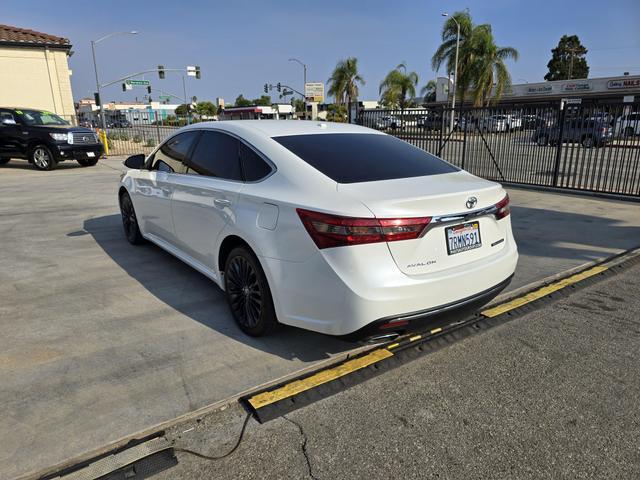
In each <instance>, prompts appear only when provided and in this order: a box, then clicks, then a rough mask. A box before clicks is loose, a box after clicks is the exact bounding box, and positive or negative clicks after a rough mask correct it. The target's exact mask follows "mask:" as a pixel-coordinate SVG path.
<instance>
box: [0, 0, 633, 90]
mask: <svg viewBox="0 0 640 480" xmlns="http://www.w3.org/2000/svg"><path fill="white" fill-rule="evenodd" d="M101 4H102V5H103V6H102V7H99V5H101ZM443 5H444V7H443ZM464 8H469V11H470V13H471V15H472V17H473V20H474V22H475V23H490V24H491V25H492V27H493V32H494V36H495V38H496V42H497V43H498V45H501V46H507V45H508V46H513V47H515V48H517V49H518V50H519V52H520V60H519V61H517V62H512V63H510V65H509V66H510V72H511V75H512V78H513V81H514V83H522V82H524V81H528V82H535V81H542V80H543V78H542V77H543V76H544V74H545V73H546V64H547V62H548V61H549V58H550V55H551V53H550V50H551V49H552V48H553V47H554V46H555V45H556V44H557V42H558V40H559V38H560V37H561V36H562V35H563V34H565V33H567V34H577V35H578V36H579V37H580V39H581V41H582V43H583V44H584V45H585V46H586V47H587V48H588V49H589V53H588V54H587V60H588V62H589V65H590V67H591V73H590V76H592V77H596V76H609V75H619V74H621V73H622V72H623V71H630V72H631V73H632V74H633V73H636V74H640V28H639V27H638V26H639V25H640V0H610V1H606V2H603V1H602V0H597V1H596V0H582V1H579V0H555V1H535V0H529V1H521V0H491V1H487V0H484V1H480V0H478V1H476V0H465V1H463V2H458V1H451V2H443V1H439V2H437V1H431V0H423V1H420V2H417V1H416V2H412V1H404V0H393V1H389V0H369V1H349V0H326V1H323V2H312V1H307V0H297V1H296V0H282V1H266V0H264V1H253V0H227V1H214V0H210V1H187V0H184V1H175V0H173V1H165V0H157V1H148V0H126V1H122V0H108V1H104V2H87V1H86V0H85V1H78V0H67V1H64V2H52V1H50V0H47V1H44V0H2V5H1V6H0V13H1V15H0V22H2V23H6V24H9V25H15V26H19V27H24V28H31V29H34V30H39V31H42V32H46V33H50V34H54V35H60V36H64V37H68V38H69V39H70V40H71V42H72V43H73V51H74V55H73V56H72V57H71V59H70V66H71V68H72V69H73V77H72V83H73V91H74V96H75V98H76V99H79V98H81V97H85V96H91V95H92V92H93V91H94V90H95V80H94V76H93V67H92V63H91V49H90V40H91V39H96V38H98V37H100V36H102V35H104V34H107V33H110V32H114V31H122V30H134V29H135V30H139V31H140V32H141V33H140V34H139V35H137V36H121V37H115V38H112V39H109V40H107V41H105V42H103V43H101V44H99V46H98V50H97V55H98V65H99V67H100V76H101V81H102V83H105V82H107V81H109V80H113V79H116V78H118V77H121V76H124V75H126V74H129V73H132V72H135V71H139V70H144V69H147V68H154V67H155V66H156V65H158V64H163V65H165V66H167V67H184V66H186V65H200V66H201V69H202V79H201V80H195V79H193V78H189V79H188V81H187V85H188V92H187V93H188V95H189V96H192V95H196V96H197V97H198V99H199V100H201V99H212V100H213V99H215V97H217V96H221V97H223V98H224V99H225V100H226V101H227V102H232V101H233V100H234V99H235V97H236V96H237V95H238V94H239V93H243V94H244V96H245V97H249V98H255V97H257V96H259V95H261V94H262V85H263V84H264V83H265V82H271V83H274V84H275V83H277V82H282V83H287V84H291V85H292V86H293V87H294V88H296V87H297V88H299V89H301V88H302V67H300V65H298V64H296V63H293V62H288V61H287V59H289V58H290V57H298V58H300V59H302V60H303V61H304V62H306V63H307V64H308V80H309V81H323V82H326V80H327V78H328V77H329V75H330V73H331V70H332V68H333V67H334V66H335V63H336V61H337V60H339V59H341V58H344V57H347V56H355V57H357V58H358V61H359V66H360V70H361V72H362V75H363V76H364V78H365V80H366V82H367V83H366V85H365V86H364V87H362V89H361V95H360V98H362V99H376V98H377V97H378V85H379V83H380V81H381V79H382V78H383V77H384V76H385V74H386V73H387V72H388V71H389V70H390V69H392V68H393V67H395V66H396V65H397V64H398V63H399V62H401V61H406V62H407V64H408V66H409V68H410V69H411V70H415V71H416V72H417V73H418V74H419V76H420V85H419V86H422V85H424V84H425V83H426V82H427V81H428V80H429V79H431V78H435V76H436V72H433V71H432V70H431V67H430V58H431V56H432V54H433V52H434V51H435V49H436V47H437V45H438V44H439V40H440V31H441V28H442V23H443V18H442V17H441V16H440V13H441V11H442V10H444V9H446V10H448V11H449V12H453V11H455V10H462V9H464ZM442 73H444V72H441V74H442ZM147 79H150V80H151V81H152V84H153V86H154V87H158V88H162V89H163V90H166V91H169V92H171V93H175V94H181V92H182V83H181V79H180V77H179V76H178V75H177V74H174V75H169V74H168V75H167V79H166V80H163V81H160V80H158V79H157V77H156V76H155V75H150V76H148V77H147ZM0 88H1V86H0ZM144 93H146V92H144V91H143V90H142V89H137V90H135V89H134V90H133V91H131V92H127V93H123V92H122V91H121V87H120V86H119V85H116V86H114V87H111V88H109V89H107V90H106V91H105V93H104V94H103V98H104V99H105V100H133V98H134V97H135V96H136V95H138V96H139V97H142V96H143V95H144Z"/></svg>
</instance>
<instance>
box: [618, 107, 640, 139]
mask: <svg viewBox="0 0 640 480" xmlns="http://www.w3.org/2000/svg"><path fill="white" fill-rule="evenodd" d="M615 135H616V136H618V137H621V136H626V137H630V136H632V135H640V112H632V113H628V114H627V115H622V116H620V117H618V119H617V120H616V122H615Z"/></svg>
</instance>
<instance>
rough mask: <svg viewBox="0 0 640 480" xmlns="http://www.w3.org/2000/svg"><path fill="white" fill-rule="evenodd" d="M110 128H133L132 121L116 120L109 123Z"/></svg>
mask: <svg viewBox="0 0 640 480" xmlns="http://www.w3.org/2000/svg"><path fill="white" fill-rule="evenodd" d="M107 127H109V128H131V127H132V125H131V122H130V121H129V120H114V121H112V122H110V123H108V124H107Z"/></svg>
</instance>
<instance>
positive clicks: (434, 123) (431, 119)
mask: <svg viewBox="0 0 640 480" xmlns="http://www.w3.org/2000/svg"><path fill="white" fill-rule="evenodd" d="M443 126H444V127H445V130H446V129H447V128H448V127H449V123H448V121H447V119H443V118H442V115H437V114H435V113H434V114H429V115H425V116H423V117H420V118H418V120H417V127H418V128H423V129H425V130H436V131H440V130H441V129H442V127H443Z"/></svg>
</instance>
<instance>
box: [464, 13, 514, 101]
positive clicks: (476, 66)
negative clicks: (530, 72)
mask: <svg viewBox="0 0 640 480" xmlns="http://www.w3.org/2000/svg"><path fill="white" fill-rule="evenodd" d="M471 49H472V50H473V52H474V57H473V59H472V61H471V64H470V66H469V70H468V73H469V76H470V77H471V78H472V97H473V104H474V106H482V105H488V104H489V101H490V100H491V97H492V93H493V96H494V98H495V99H496V101H497V100H498V99H499V98H500V97H501V96H502V94H503V93H504V91H505V90H506V89H507V88H508V87H509V85H511V75H509V71H508V70H507V66H506V65H505V63H504V62H505V60H507V59H510V58H511V59H513V60H517V59H518V51H517V50H516V49H515V48H513V47H498V46H497V45H496V43H495V40H494V38H493V33H492V32H491V26H490V25H478V26H477V27H476V28H474V31H473V34H472V36H471Z"/></svg>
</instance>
